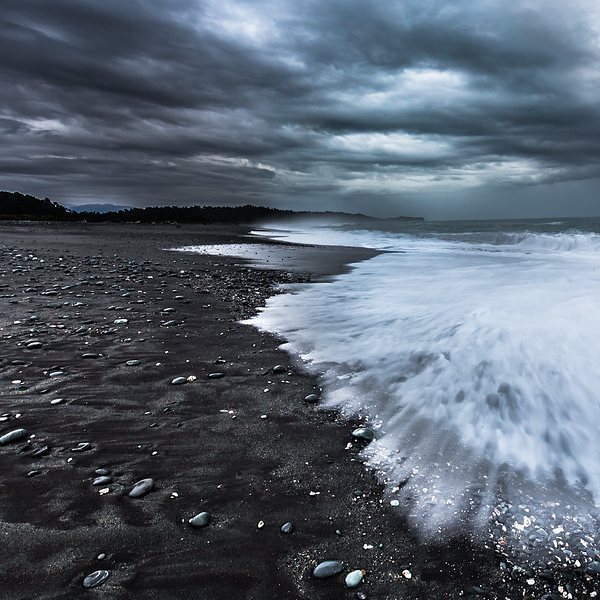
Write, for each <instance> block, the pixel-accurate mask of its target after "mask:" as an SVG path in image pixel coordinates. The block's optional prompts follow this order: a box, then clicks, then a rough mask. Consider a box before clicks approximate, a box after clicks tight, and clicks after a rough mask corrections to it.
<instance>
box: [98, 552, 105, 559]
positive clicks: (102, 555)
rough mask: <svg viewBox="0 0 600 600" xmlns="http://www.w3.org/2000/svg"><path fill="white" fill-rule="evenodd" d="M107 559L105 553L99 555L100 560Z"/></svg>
mask: <svg viewBox="0 0 600 600" xmlns="http://www.w3.org/2000/svg"><path fill="white" fill-rule="evenodd" d="M105 558H106V554H104V552H102V553H101V554H98V560H104V559H105Z"/></svg>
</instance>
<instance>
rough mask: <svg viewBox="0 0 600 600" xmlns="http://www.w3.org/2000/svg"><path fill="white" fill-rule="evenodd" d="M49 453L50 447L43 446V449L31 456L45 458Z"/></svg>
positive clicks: (35, 451)
mask: <svg viewBox="0 0 600 600" xmlns="http://www.w3.org/2000/svg"><path fill="white" fill-rule="evenodd" d="M48 452H50V446H42V447H41V448H38V449H37V450H34V451H33V452H32V453H31V456H33V457H37V456H44V454H48Z"/></svg>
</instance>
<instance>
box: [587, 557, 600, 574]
mask: <svg viewBox="0 0 600 600" xmlns="http://www.w3.org/2000/svg"><path fill="white" fill-rule="evenodd" d="M585 572H586V573H587V574H588V575H600V562H598V561H597V560H593V561H592V562H591V563H588V564H587V565H585Z"/></svg>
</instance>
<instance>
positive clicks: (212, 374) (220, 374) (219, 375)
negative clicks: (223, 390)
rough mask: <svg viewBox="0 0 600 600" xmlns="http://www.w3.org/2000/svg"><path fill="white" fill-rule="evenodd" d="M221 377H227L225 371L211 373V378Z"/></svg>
mask: <svg viewBox="0 0 600 600" xmlns="http://www.w3.org/2000/svg"><path fill="white" fill-rule="evenodd" d="M221 377H225V373H209V374H208V378H209V379H221Z"/></svg>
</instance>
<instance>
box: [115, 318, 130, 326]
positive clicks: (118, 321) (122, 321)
mask: <svg viewBox="0 0 600 600" xmlns="http://www.w3.org/2000/svg"><path fill="white" fill-rule="evenodd" d="M113 323H114V324H115V325H125V323H129V321H128V320H127V319H115V320H114V321H113Z"/></svg>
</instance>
